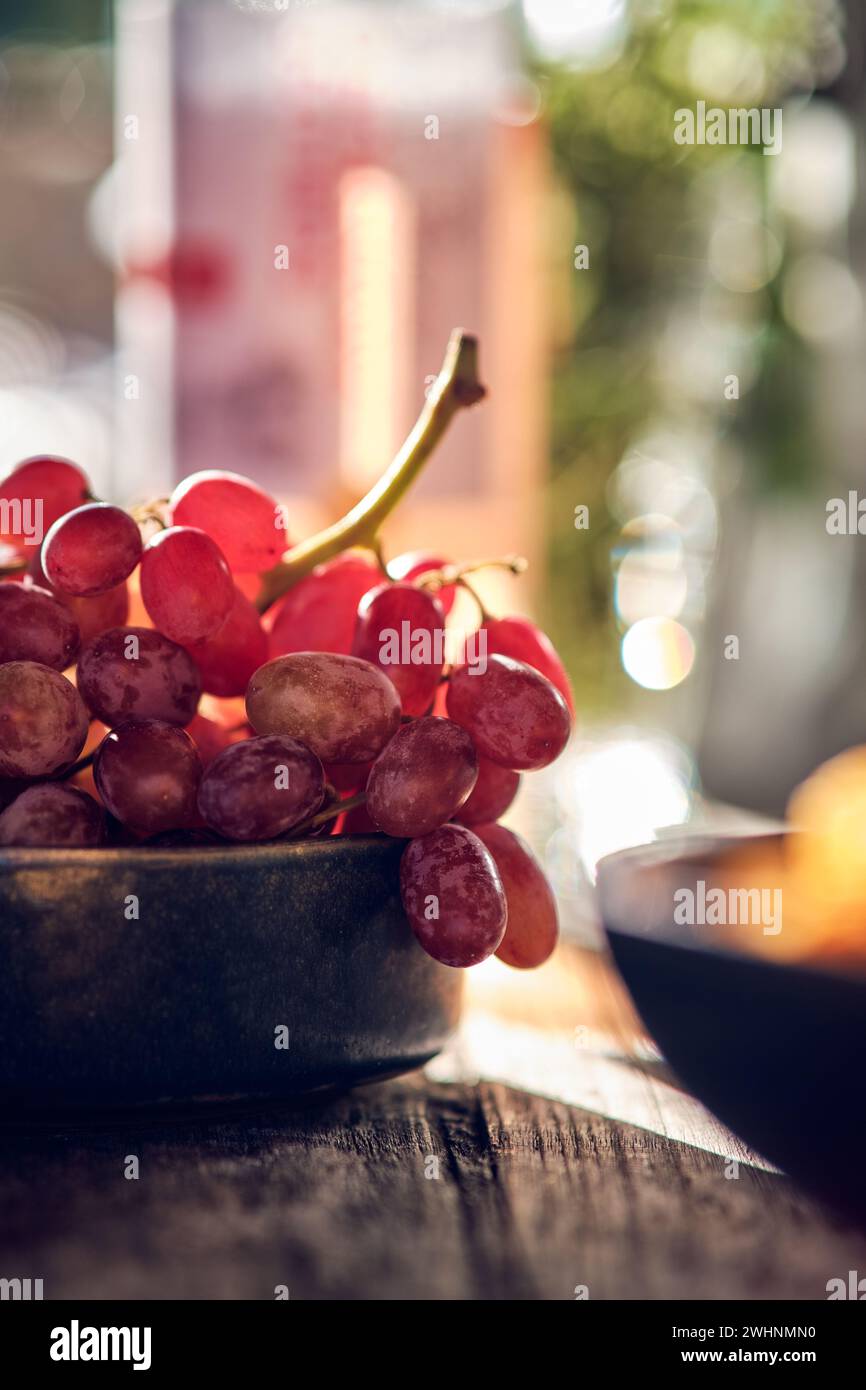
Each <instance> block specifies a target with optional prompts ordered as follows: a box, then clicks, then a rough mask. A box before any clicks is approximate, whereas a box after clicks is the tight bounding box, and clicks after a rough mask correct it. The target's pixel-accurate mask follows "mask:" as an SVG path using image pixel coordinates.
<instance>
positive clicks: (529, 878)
mask: <svg viewBox="0 0 866 1390" xmlns="http://www.w3.org/2000/svg"><path fill="white" fill-rule="evenodd" d="M475 834H476V835H477V836H478V838H479V840H483V842H484V844H485V845H486V846H487V848H488V849H489V850H490V853H491V854H492V855H493V858H494V859H495V861H496V867H497V869H498V870H499V876H500V878H501V879H502V886H503V888H504V889H505V898H506V901H507V903H508V926H507V927H506V928H505V935H504V937H503V938H502V941H501V942H500V944H499V946H498V947H497V949H496V954H497V956H498V957H499V959H500V960H504V961H505V964H506V965H513V966H514V967H515V968H516V969H518V970H533V969H534V968H535V966H537V965H543V963H544V962H545V961H546V960H547V958H548V956H550V955H552V954H553V949H554V947H555V945H556V940H557V937H558V936H559V919H558V917H557V912H556V899H555V898H554V896H553V891H552V889H551V887H550V884H549V883H548V881H547V879H546V877H545V875H544V870H543V869H542V867H541V865H540V864H539V862H538V860H537V859H536V858H535V856H534V854H533V853H532V850H531V849H530V848H529V846H528V845H527V844H526V843H525V841H523V840H521V838H520V836H519V835H515V834H514V832H513V831H512V830H506V828H505V826H504V825H477V826H475Z"/></svg>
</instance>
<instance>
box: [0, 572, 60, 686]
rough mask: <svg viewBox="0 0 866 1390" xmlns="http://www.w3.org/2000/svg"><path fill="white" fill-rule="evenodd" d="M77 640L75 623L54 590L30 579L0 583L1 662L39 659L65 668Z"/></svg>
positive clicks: (44, 664)
mask: <svg viewBox="0 0 866 1390" xmlns="http://www.w3.org/2000/svg"><path fill="white" fill-rule="evenodd" d="M78 642H79V632H78V624H77V623H76V621H75V619H74V618H73V616H72V614H71V613H70V612H69V609H68V608H66V607H65V605H64V604H62V603H61V602H60V601H59V600H58V599H56V598H55V597H54V595H53V594H50V593H48V591H47V590H46V589H38V588H36V586H35V585H31V584H29V583H28V584H26V585H25V584H13V583H7V584H0V664H2V663H3V662H4V661H38V662H40V663H41V665H43V666H50V667H51V668H52V669H53V670H55V671H65V670H66V667H67V666H71V665H72V663H73V661H74V660H75V656H76V653H77V651H78Z"/></svg>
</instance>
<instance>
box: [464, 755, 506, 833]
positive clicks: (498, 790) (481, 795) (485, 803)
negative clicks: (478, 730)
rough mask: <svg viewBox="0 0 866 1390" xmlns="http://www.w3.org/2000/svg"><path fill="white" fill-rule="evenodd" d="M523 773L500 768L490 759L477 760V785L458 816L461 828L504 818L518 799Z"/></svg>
mask: <svg viewBox="0 0 866 1390" xmlns="http://www.w3.org/2000/svg"><path fill="white" fill-rule="evenodd" d="M519 786H520V773H519V772H512V770H511V768H509V767H500V766H499V764H498V763H492V762H491V761H490V759H489V758H479V759H478V781H477V782H476V783H475V786H474V788H473V790H472V794H471V796H470V797H469V798H468V800H466V801H464V803H463V805H462V806H461V807H460V810H459V812H458V814H457V819H458V820H459V822H460V824H461V825H483V824H484V823H485V822H486V821H497V820H499V817H500V816H502V815H504V814H505V812H506V811H507V810H508V808H509V806H510V805H511V803H512V801H513V800H514V798H515V796H516V795H517V789H518V787H519Z"/></svg>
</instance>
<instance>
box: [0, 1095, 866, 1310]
mask: <svg viewBox="0 0 866 1390" xmlns="http://www.w3.org/2000/svg"><path fill="white" fill-rule="evenodd" d="M729 1151H730V1150H729ZM2 1153H3V1157H2V1162H0V1200H2V1232H3V1234H2V1242H0V1243H2V1251H0V1264H2V1267H0V1274H2V1275H5V1276H7V1277H12V1276H16V1275H17V1276H20V1277H27V1276H28V1275H29V1276H30V1277H33V1278H42V1279H44V1281H45V1296H46V1298H65V1297H71V1298H108V1297H114V1298H126V1299H138V1298H191V1299H222V1298H241V1299H272V1298H273V1297H274V1289H275V1286H277V1285H280V1284H285V1285H287V1286H288V1289H289V1293H290V1297H291V1298H293V1299H311V1298H316V1299H323V1298H324V1299H478V1298H488V1299H572V1298H573V1297H574V1289H575V1286H576V1285H579V1284H585V1285H587V1286H588V1289H589V1296H590V1298H591V1299H602V1298H626V1299H660V1298H675V1299H703V1298H732V1299H738V1298H745V1299H762V1298H797V1299H823V1298H824V1297H825V1296H826V1294H825V1285H826V1282H827V1280H828V1279H829V1278H832V1277H834V1276H836V1275H845V1274H846V1272H847V1271H848V1270H849V1269H860V1270H861V1271H862V1270H864V1269H866V1240H864V1238H863V1236H861V1235H858V1234H856V1233H855V1232H853V1231H851V1230H848V1229H846V1228H844V1227H843V1226H842V1225H840V1224H839V1223H837V1222H835V1221H834V1220H833V1218H831V1217H829V1216H827V1215H826V1214H825V1213H822V1212H820V1211H818V1210H817V1209H816V1208H815V1207H813V1205H812V1204H811V1203H810V1202H809V1201H807V1200H806V1199H805V1198H804V1197H802V1196H801V1195H800V1194H799V1193H798V1192H797V1191H796V1190H795V1189H794V1188H793V1186H792V1185H791V1184H790V1183H789V1181H788V1180H787V1179H786V1178H784V1177H781V1176H779V1175H777V1174H774V1173H769V1172H766V1171H763V1170H760V1169H756V1168H751V1167H749V1166H747V1165H745V1164H742V1165H741V1166H740V1170H739V1174H740V1175H739V1177H738V1178H737V1179H727V1178H726V1177H725V1164H726V1159H725V1158H724V1157H722V1156H720V1155H717V1154H715V1153H712V1152H708V1151H707V1150H706V1149H704V1148H701V1147H696V1146H694V1145H692V1144H689V1143H686V1142H681V1141H679V1140H674V1139H671V1138H670V1137H668V1136H667V1135H666V1134H664V1133H656V1132H653V1131H652V1130H648V1129H646V1128H643V1127H637V1126H634V1125H630V1124H627V1123H622V1122H620V1121H618V1120H612V1119H609V1118H605V1117H604V1116H602V1115H600V1114H598V1113H593V1112H592V1111H591V1110H588V1109H582V1108H579V1107H577V1106H570V1105H567V1104H565V1103H563V1102H561V1101H556V1100H548V1099H543V1098H539V1097H536V1096H531V1095H529V1094H527V1093H525V1092H522V1091H520V1090H517V1089H514V1088H511V1087H508V1086H505V1085H502V1084H498V1083H488V1082H481V1083H479V1084H478V1085H466V1084H452V1085H437V1084H434V1083H431V1082H430V1081H429V1079H426V1078H424V1077H422V1076H419V1075H415V1076H412V1077H408V1078H404V1079H401V1080H395V1081H389V1082H383V1083H380V1084H378V1085H376V1086H371V1087H368V1088H364V1089H361V1090H358V1091H355V1092H353V1093H351V1094H349V1095H345V1096H339V1097H333V1098H328V1099H324V1100H319V1101H316V1102H314V1103H306V1104H304V1105H303V1106H300V1107H291V1106H268V1107H266V1108H262V1107H259V1108H256V1109H242V1110H234V1111H232V1112H225V1111H223V1112H218V1113H211V1114H203V1113H199V1114H197V1115H196V1116H194V1117H192V1118H190V1117H178V1118H176V1119H173V1120H167V1119H166V1118H165V1117H164V1116H160V1117H158V1118H138V1119H136V1120H135V1121H134V1122H133V1121H126V1122H123V1123H120V1124H118V1123H113V1124H111V1125H108V1124H100V1123H95V1124H91V1125H86V1126H83V1125H81V1126H77V1127H75V1128H71V1127H58V1126H50V1125H45V1126H42V1127H40V1128H38V1129H33V1128H31V1129H29V1130H27V1131H24V1130H11V1129H8V1128H7V1129H6V1130H5V1131H4V1132H3V1136H2ZM131 1154H135V1155H137V1156H138V1158H139V1162H140V1177H139V1178H138V1180H132V1181H130V1180H127V1179H126V1178H124V1176H123V1171H124V1162H125V1159H126V1156H127V1155H131ZM431 1157H433V1158H436V1159H438V1167H439V1177H438V1178H435V1177H434V1178H428V1177H426V1176H425V1168H426V1171H428V1172H429V1171H431V1169H432V1168H433V1167H435V1165H431V1164H430V1162H429V1160H430V1158H431Z"/></svg>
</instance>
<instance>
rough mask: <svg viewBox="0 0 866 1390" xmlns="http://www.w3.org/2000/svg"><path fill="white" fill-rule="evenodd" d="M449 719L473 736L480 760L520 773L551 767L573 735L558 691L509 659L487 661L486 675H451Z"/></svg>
mask: <svg viewBox="0 0 866 1390" xmlns="http://www.w3.org/2000/svg"><path fill="white" fill-rule="evenodd" d="M448 714H449V717H450V718H451V719H453V720H454V722H455V724H460V725H461V727H462V728H464V729H466V730H467V731H468V732H469V733H470V734H471V735H472V738H473V741H474V743H475V747H476V748H477V749H478V752H479V753H480V754H481V755H482V757H485V758H489V759H490V761H491V762H494V763H499V765H500V766H501V767H509V768H513V769H515V770H517V771H524V770H528V769H533V768H539V767H547V765H548V763H552V762H553V760H554V759H555V758H558V757H559V755H560V753H561V752H562V750H563V748H564V747H565V745H566V743H567V742H568V736H569V733H570V732H571V716H570V715H569V713H568V706H567V705H566V703H565V701H564V699H563V698H562V696H561V695H560V693H559V691H558V690H557V689H556V687H555V686H554V685H551V683H550V681H549V680H547V678H546V677H545V676H542V675H540V674H539V672H538V671H535V670H533V668H532V667H531V666H527V665H525V664H524V662H522V661H512V660H511V658H510V657H508V656H489V657H488V658H487V667H486V670H484V671H483V672H482V671H480V670H475V669H474V668H472V667H469V666H458V667H457V668H456V669H455V670H454V671H452V673H451V680H450V681H449V684H448Z"/></svg>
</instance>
